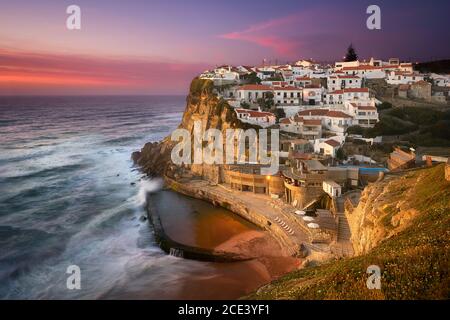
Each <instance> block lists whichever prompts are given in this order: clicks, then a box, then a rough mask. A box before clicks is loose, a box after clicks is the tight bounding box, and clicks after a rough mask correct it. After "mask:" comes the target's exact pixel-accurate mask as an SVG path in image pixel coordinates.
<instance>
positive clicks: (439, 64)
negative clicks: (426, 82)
mask: <svg viewBox="0 0 450 320" xmlns="http://www.w3.org/2000/svg"><path fill="white" fill-rule="evenodd" d="M414 69H416V70H418V71H420V72H422V73H428V72H433V73H442V74H446V73H450V60H438V61H431V62H422V63H419V64H416V65H415V66H414Z"/></svg>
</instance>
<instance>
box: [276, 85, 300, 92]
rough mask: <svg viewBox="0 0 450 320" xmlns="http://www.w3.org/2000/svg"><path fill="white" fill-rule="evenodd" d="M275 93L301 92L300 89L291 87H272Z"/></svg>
mask: <svg viewBox="0 0 450 320" xmlns="http://www.w3.org/2000/svg"><path fill="white" fill-rule="evenodd" d="M273 89H274V90H275V91H301V90H302V89H301V88H296V87H292V86H287V87H274V88H273Z"/></svg>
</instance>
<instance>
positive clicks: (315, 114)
mask: <svg viewBox="0 0 450 320" xmlns="http://www.w3.org/2000/svg"><path fill="white" fill-rule="evenodd" d="M297 115H298V116H299V117H302V118H303V119H308V120H321V122H322V127H323V128H325V129H327V130H328V131H330V132H332V133H334V134H336V135H338V136H343V135H344V134H345V131H346V130H347V128H348V127H350V126H352V125H353V117H352V116H350V115H348V114H346V113H344V112H342V111H336V110H328V109H310V110H303V111H300V112H299V113H298V114H297Z"/></svg>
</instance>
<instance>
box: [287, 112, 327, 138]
mask: <svg viewBox="0 0 450 320" xmlns="http://www.w3.org/2000/svg"><path fill="white" fill-rule="evenodd" d="M280 130H281V131H285V132H290V133H296V134H300V135H302V137H303V138H305V139H308V140H315V139H320V138H321V137H322V121H321V120H320V119H304V118H302V117H300V116H297V115H296V116H294V117H291V118H285V119H281V120H280Z"/></svg>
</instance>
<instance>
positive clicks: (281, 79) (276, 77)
mask: <svg viewBox="0 0 450 320" xmlns="http://www.w3.org/2000/svg"><path fill="white" fill-rule="evenodd" d="M266 81H284V79H283V76H282V75H281V74H279V73H276V74H274V75H273V76H272V77H269V78H267V79H266Z"/></svg>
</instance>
